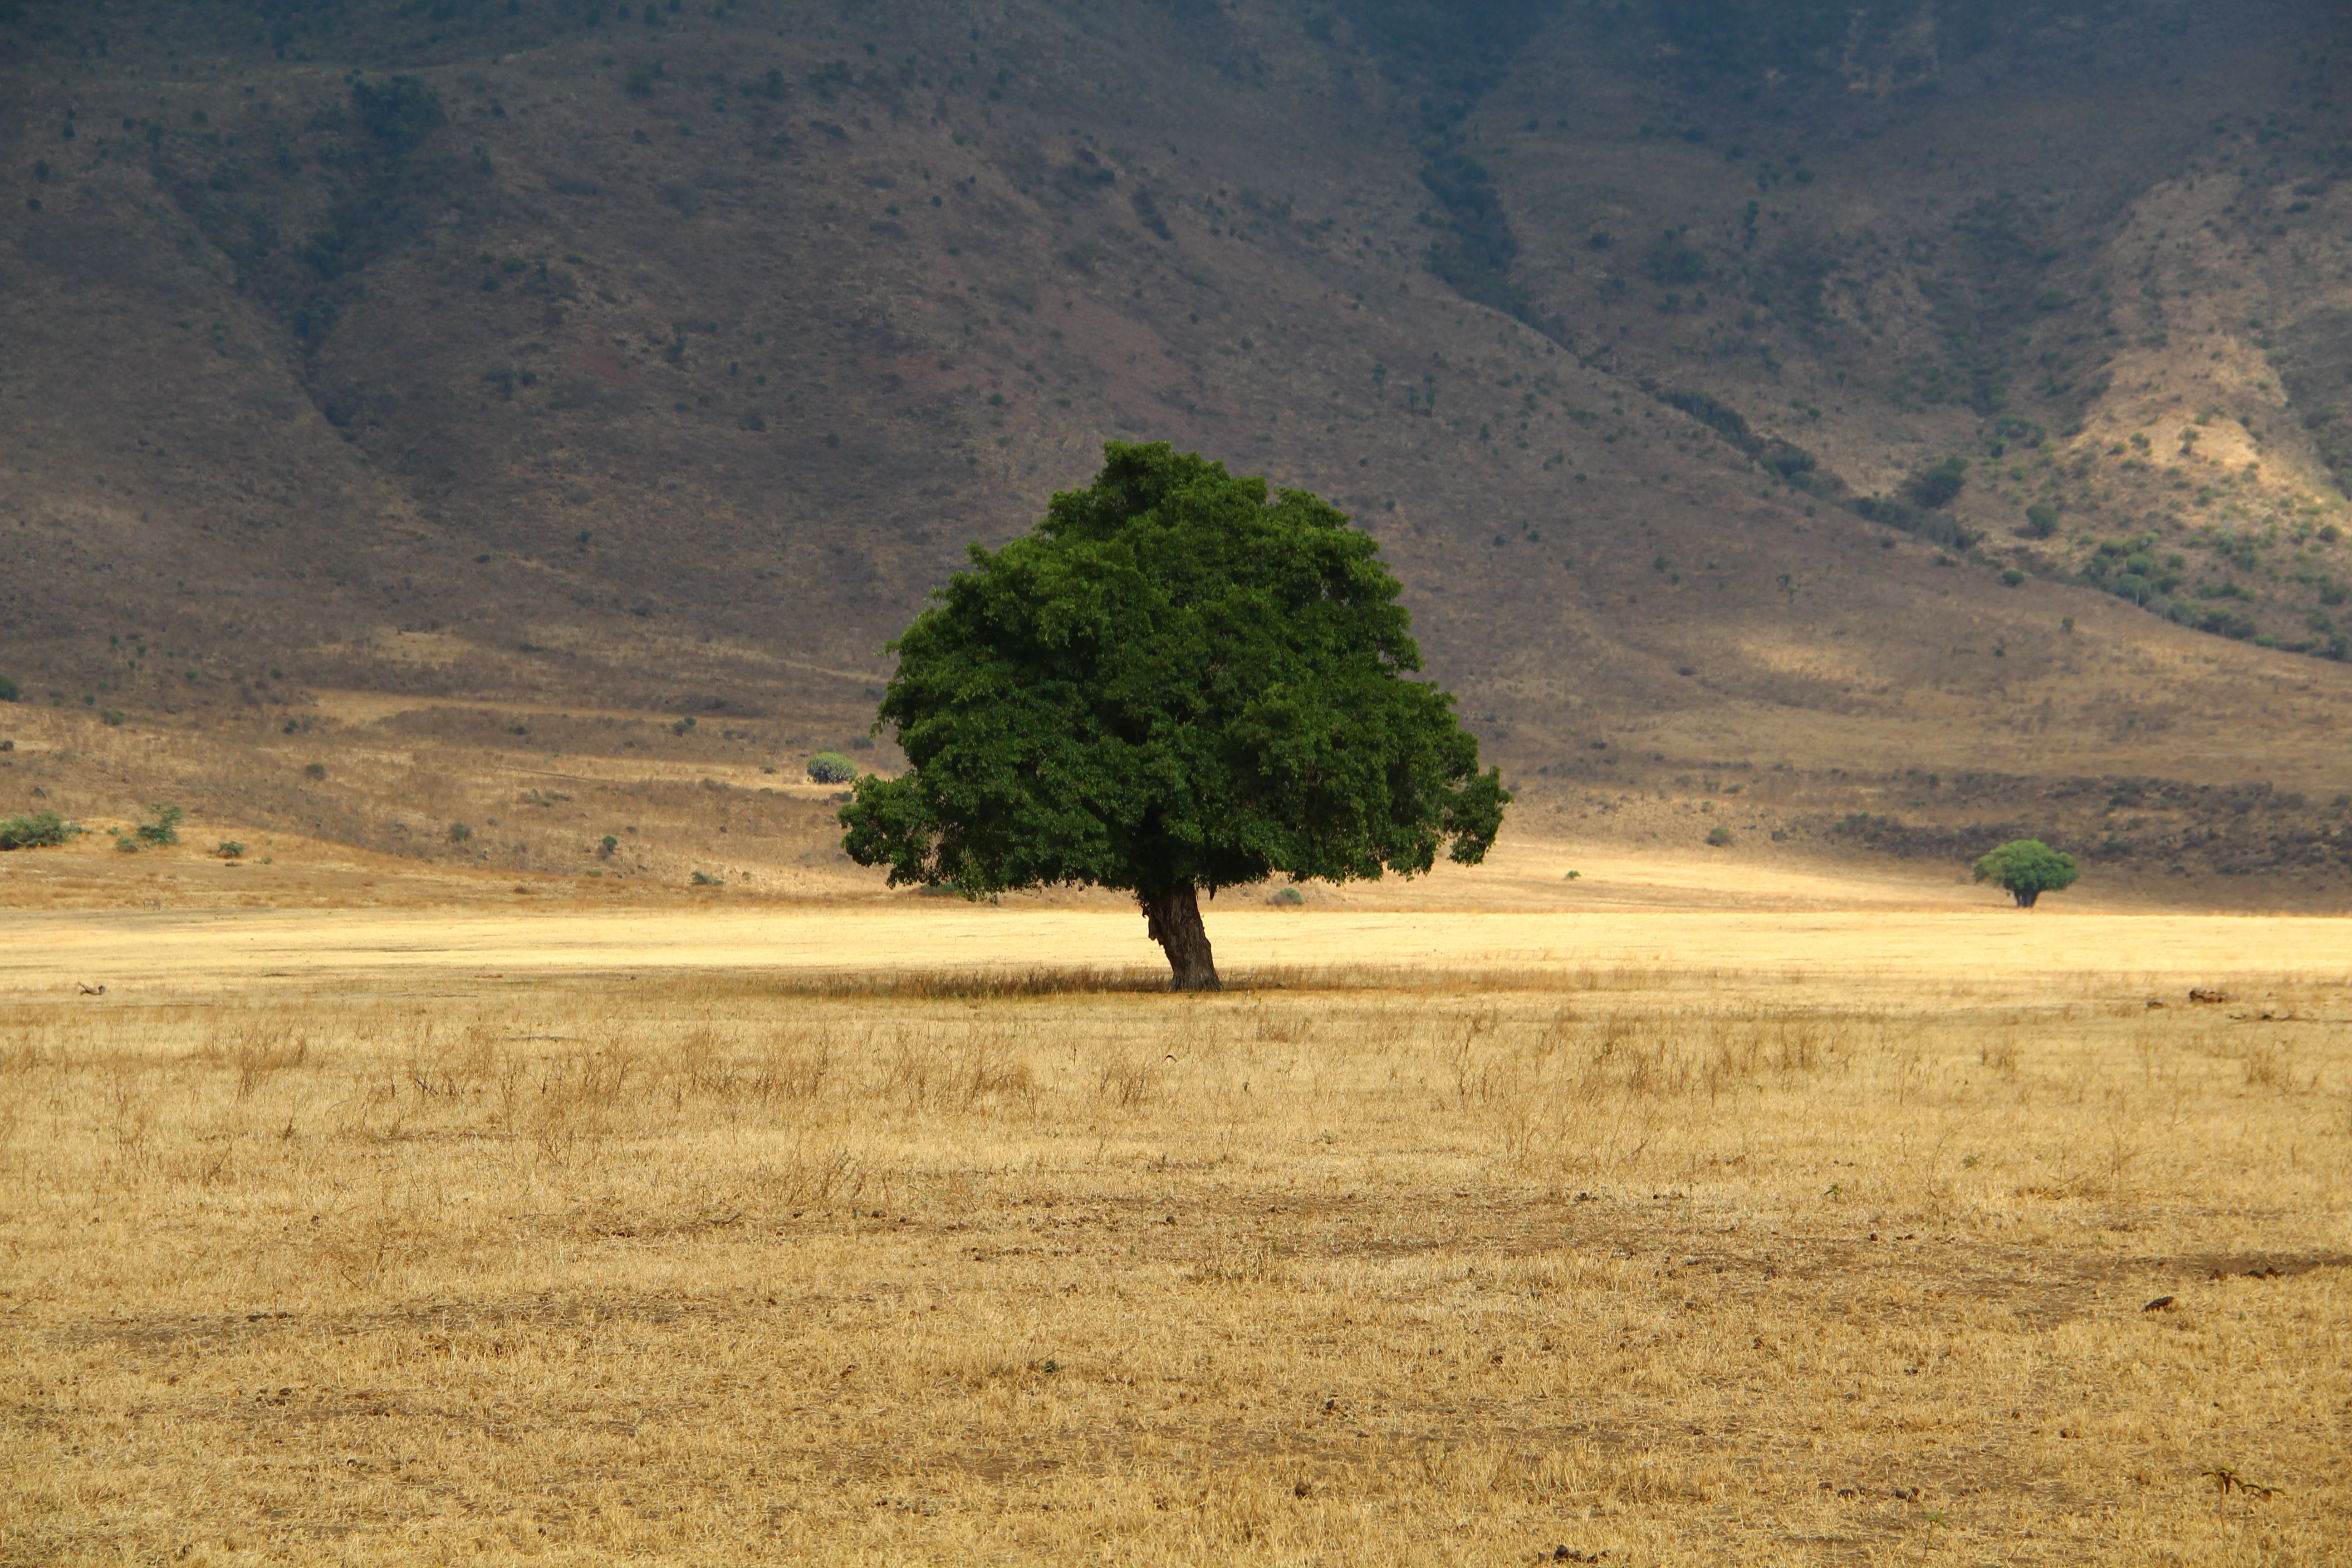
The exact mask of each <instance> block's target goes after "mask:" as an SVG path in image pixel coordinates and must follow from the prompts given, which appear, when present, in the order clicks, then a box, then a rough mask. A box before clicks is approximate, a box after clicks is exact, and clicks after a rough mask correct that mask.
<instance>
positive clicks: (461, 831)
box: [449, 822, 474, 844]
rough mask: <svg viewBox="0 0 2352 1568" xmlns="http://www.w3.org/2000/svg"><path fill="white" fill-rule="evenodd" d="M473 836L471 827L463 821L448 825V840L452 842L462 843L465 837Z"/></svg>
mask: <svg viewBox="0 0 2352 1568" xmlns="http://www.w3.org/2000/svg"><path fill="white" fill-rule="evenodd" d="M473 836H474V830H473V828H471V827H470V826H467V825H466V824H465V823H462V822H453V823H451V824H450V825H449V842H450V843H452V844H463V843H464V842H466V840H467V839H468V838H471V837H473Z"/></svg>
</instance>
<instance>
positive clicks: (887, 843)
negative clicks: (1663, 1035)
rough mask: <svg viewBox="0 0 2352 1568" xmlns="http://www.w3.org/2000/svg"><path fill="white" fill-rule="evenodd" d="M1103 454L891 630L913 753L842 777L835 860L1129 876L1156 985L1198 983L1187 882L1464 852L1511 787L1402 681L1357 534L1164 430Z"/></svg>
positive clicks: (1408, 861) (891, 698)
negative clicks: (1099, 463) (885, 768)
mask: <svg viewBox="0 0 2352 1568" xmlns="http://www.w3.org/2000/svg"><path fill="white" fill-rule="evenodd" d="M1104 457H1105V461H1104V466H1103V469H1102V472H1101V473H1100V474H1099V475H1098V476H1097V478H1096V479H1095V482H1094V483H1093V484H1092V485H1091V486H1089V487H1088V488H1087V489H1080V490H1070V491H1066V492H1064V493H1062V494H1059V495H1056V496H1055V497H1054V499H1053V501H1052V503H1051V504H1050V505H1049V506H1048V507H1047V509H1046V515H1045V520H1044V521H1042V522H1041V523H1039V524H1038V525H1037V527H1036V529H1035V530H1034V531H1032V532H1031V533H1029V534H1027V535H1025V536H1024V537H1022V538H1020V539H1016V540H1014V541H1013V542H1011V543H1009V544H1007V545H1006V546H1005V547H1004V548H1003V549H1002V550H999V551H995V552H990V551H987V550H983V549H982V548H980V547H979V546H977V545H975V546H974V547H973V548H972V552H971V563H972V569H971V571H969V572H962V573H958V574H956V575H955V577H954V578H953V579H952V580H950V583H949V584H948V585H947V586H946V587H945V588H943V589H941V590H940V591H939V593H938V594H937V595H934V597H935V598H936V600H937V602H936V603H935V604H934V605H931V607H930V608H929V609H927V610H925V611H924V612H923V614H922V615H921V616H919V617H918V618H917V619H916V621H915V623H914V625H913V626H909V627H908V629H907V632H906V635H905V636H903V637H900V638H899V639H898V642H896V643H894V644H893V645H892V651H893V652H895V653H897V654H898V672H897V674H896V675H894V676H893V677H892V678H891V681H890V685H889V689H887V692H885V694H884V696H883V699H882V704H881V710H880V716H879V721H880V722H887V723H888V724H890V725H892V726H894V727H895V728H896V730H897V731H898V743H899V745H900V746H901V747H902V748H903V749H904V750H905V752H906V753H907V758H908V762H909V763H911V764H912V765H911V766H910V767H909V768H908V770H907V772H905V773H902V774H901V775H899V776H898V777H897V778H892V779H885V778H880V777H877V776H874V775H871V774H869V775H867V776H866V777H864V778H861V779H859V780H858V781H857V784H856V791H855V794H854V795H853V797H852V798H851V800H850V802H849V804H848V805H845V806H843V807H842V810H841V822H842V826H844V827H845V829H846V830H847V831H846V834H845V837H844V838H843V840H842V847H843V848H844V849H845V850H846V851H847V853H848V854H849V857H850V858H852V859H854V860H856V861H857V862H858V863H859V864H860V865H866V866H887V867H888V868H889V871H890V882H891V885H892V886H894V887H896V886H901V885H905V884H909V883H913V884H920V885H924V886H932V887H940V886H944V887H950V888H953V889H956V890H957V891H959V892H961V893H962V894H963V895H964V896H966V897H967V898H982V897H985V896H987V895H989V894H992V893H997V892H1002V891H1004V890H1007V889H1015V888H1030V887H1037V886H1041V885H1048V884H1066V885H1076V886H1081V887H1085V886H1095V887H1105V888H1116V889H1122V890H1125V891H1128V892H1131V893H1133V894H1134V895H1135V898H1136V901H1137V903H1139V905H1140V906H1141V907H1142V910H1143V914H1144V918H1145V919H1146V921H1148V922H1149V929H1150V934H1151V937H1152V940H1154V941H1155V942H1159V943H1160V947H1161V948H1162V949H1163V950H1164V951H1165V952H1166V953H1167V956H1168V963H1169V967H1170V969H1171V971H1172V972H1173V979H1172V982H1171V984H1172V988H1173V989H1175V990H1178V991H1213V990H1215V989H1217V988H1218V984H1219V983H1218V979H1217V968H1216V962H1215V959H1214V957H1213V954H1212V952H1211V951H1210V946H1209V938H1208V933H1207V931H1205V930H1204V929H1203V928H1202V923H1201V909H1200V902H1199V894H1200V892H1201V890H1202V889H1207V890H1208V892H1209V893H1210V894H1211V896H1214V895H1215V893H1216V891H1217V889H1220V888H1236V887H1244V886H1247V885H1249V884H1252V883H1255V882H1261V881H1264V880H1265V879H1267V878H1268V877H1271V876H1274V875H1275V874H1276V873H1281V874H1284V875H1286V876H1288V877H1289V878H1290V879H1292V880H1293V881H1306V880H1309V879H1315V880H1323V881H1331V882H1344V881H1349V880H1351V879H1375V878H1378V877H1380V876H1381V874H1382V873H1383V872H1385V871H1395V872H1398V873H1401V874H1402V875H1404V876H1408V877H1410V876H1412V875H1415V874H1417V873H1419V872H1423V871H1426V870H1428V869H1430V868H1431V867H1432V865H1433V864H1434V862H1435V858H1436V856H1437V852H1438V850H1439V849H1440V848H1441V847H1444V848H1446V849H1447V850H1448V853H1449V854H1450V856H1451V858H1453V859H1454V860H1456V861H1459V862H1462V863H1464V864H1465V865H1475V864H1476V863H1477V862H1478V861H1479V860H1481V859H1483V858H1485V856H1486V850H1487V848H1488V847H1489V846H1491V845H1492V844H1493V843H1494V841H1495V836H1496V833H1497V832H1498V831H1499V830H1500V829H1501V826H1502V821H1503V808H1504V806H1505V805H1507V804H1508V803H1509V801H1510V798H1511V796H1510V795H1509V792H1507V791H1506V790H1505V789H1504V788H1503V782H1502V776H1501V773H1500V772H1499V770H1492V769H1490V770H1488V771H1487V772H1486V773H1480V772H1479V771H1478V742H1477V741H1476V739H1475V737H1474V736H1472V735H1470V734H1469V733H1468V732H1467V731H1464V730H1463V729H1462V727H1461V726H1460V725H1459V724H1457V723H1456V722H1455V721H1454V711H1453V708H1454V699H1453V698H1452V697H1450V696H1448V695H1447V694H1445V693H1444V692H1443V691H1440V690H1438V689H1436V688H1435V687H1433V686H1431V685H1428V684H1425V683H1423V682H1420V681H1415V680H1410V679H1406V676H1407V675H1408V674H1410V673H1411V672H1413V671H1416V670H1418V669H1420V668H1421V650H1420V649H1419V647H1416V646H1415V645H1414V643H1413V640H1412V635H1411V618H1410V616H1408V615H1407V614H1406V612H1405V610H1404V609H1403V608H1402V606H1401V605H1398V604H1397V603H1396V598H1397V593H1398V586H1397V582H1396V579H1395V578H1394V577H1392V576H1391V575H1390V574H1389V572H1388V569H1387V568H1386V567H1385V566H1384V565H1382V564H1381V563H1380V561H1379V560H1377V559H1376V557H1377V555H1378V553H1379V549H1380V547H1379V545H1378V544H1377V543H1376V542H1374V541H1373V540H1372V539H1371V538H1370V536H1369V535H1367V534H1365V533H1363V532H1361V531H1359V530H1357V529H1356V528H1354V527H1352V526H1351V525H1350V524H1349V521H1348V519H1347V518H1346V517H1345V516H1344V515H1343V514H1341V513H1340V512H1339V511H1338V510H1336V509H1334V508H1332V507H1330V506H1328V505H1327V504H1326V503H1325V502H1323V501H1321V500H1318V499H1317V498H1316V497H1314V496H1312V495H1309V494H1307V492H1306V491H1304V490H1283V491H1281V492H1279V493H1277V494H1274V495H1272V496H1271V497H1270V496H1269V494H1268V491H1267V487H1266V484H1265V480H1264V479H1255V478H1248V477H1241V476H1236V475H1233V474H1228V473H1227V472H1226V471H1225V469H1224V467H1223V464H1219V463H1212V462H1209V461H1207V460H1205V459H1203V458H1200V457H1198V456H1194V455H1190V454H1180V453H1178V452H1175V451H1174V450H1172V449H1171V447H1168V446H1167V445H1166V444H1165V443H1155V444H1152V445H1149V446H1145V445H1129V444H1127V443H1123V442H1113V443H1111V444H1110V445H1109V446H1108V447H1106V448H1105V451H1104Z"/></svg>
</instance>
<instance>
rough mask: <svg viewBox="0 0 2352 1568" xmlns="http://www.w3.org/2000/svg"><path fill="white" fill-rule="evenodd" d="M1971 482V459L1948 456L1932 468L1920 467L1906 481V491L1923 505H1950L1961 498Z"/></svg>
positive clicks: (1930, 507)
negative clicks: (1962, 491) (1961, 493)
mask: <svg viewBox="0 0 2352 1568" xmlns="http://www.w3.org/2000/svg"><path fill="white" fill-rule="evenodd" d="M1968 482H1969V460H1968V459H1967V458H1945V459H1944V460H1943V461H1942V462H1940V463H1937V464H1936V465H1935V466H1934V467H1932V468H1922V469H1920V470H1919V471H1918V472H1917V473H1916V474H1914V475H1912V476H1911V477H1910V479H1907V480H1906V481H1905V482H1904V486H1903V489H1904V492H1905V493H1906V495H1908V496H1909V497H1910V498H1911V499H1912V500H1915V501H1916V502H1918V503H1919V504H1920V505H1921V506H1924V507H1927V508H1929V509H1931V510H1932V509H1934V508H1936V507H1940V506H1948V505H1950V504H1951V503H1952V502H1953V501H1955V500H1958V499H1959V494H1960V491H1961V490H1962V489H1966V488H1967V486H1968Z"/></svg>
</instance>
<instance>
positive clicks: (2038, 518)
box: [2025, 502, 2058, 539]
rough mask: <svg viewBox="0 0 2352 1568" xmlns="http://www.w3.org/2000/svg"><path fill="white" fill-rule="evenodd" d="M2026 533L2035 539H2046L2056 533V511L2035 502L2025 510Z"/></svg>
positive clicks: (2051, 507) (2054, 508)
mask: <svg viewBox="0 0 2352 1568" xmlns="http://www.w3.org/2000/svg"><path fill="white" fill-rule="evenodd" d="M2025 527H2026V531H2028V532H2029V533H2031V534H2032V535H2033V537H2034V538H2036V539H2047V538H2049V537H2050V536H2051V535H2052V534H2053V533H2055V532H2057V531H2058V509H2057V508H2056V507H2054V506H2044V505H2042V504H2041V503H2040V502H2036V503H2035V504H2033V505H2032V506H2030V507H2027V508H2026V509H2025Z"/></svg>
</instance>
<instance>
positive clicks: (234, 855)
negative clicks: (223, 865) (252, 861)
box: [213, 838, 245, 860]
mask: <svg viewBox="0 0 2352 1568" xmlns="http://www.w3.org/2000/svg"><path fill="white" fill-rule="evenodd" d="M213 853H214V854H215V855H217V856H219V857H220V858H222V859H224V860H242V859H244V858H245V846H244V845H242V844H239V843H238V842H237V841H236V839H234V838H224V839H222V840H221V842H220V847H219V848H217V849H215V850H214V851H213Z"/></svg>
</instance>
